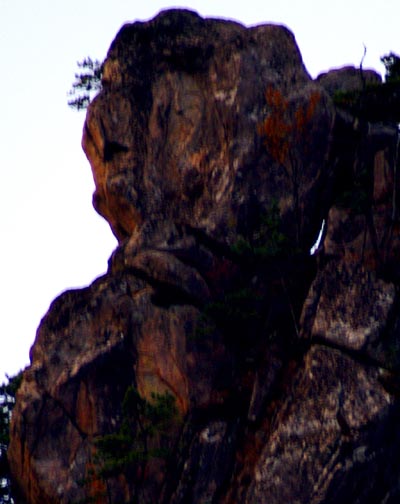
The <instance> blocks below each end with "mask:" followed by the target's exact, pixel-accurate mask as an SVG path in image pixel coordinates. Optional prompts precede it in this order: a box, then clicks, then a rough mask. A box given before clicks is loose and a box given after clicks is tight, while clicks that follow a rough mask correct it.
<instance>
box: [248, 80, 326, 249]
mask: <svg viewBox="0 0 400 504" xmlns="http://www.w3.org/2000/svg"><path fill="white" fill-rule="evenodd" d="M265 99H266V102H267V106H268V113H267V116H266V118H265V119H264V121H263V122H262V123H261V124H259V126H258V133H259V134H260V135H261V136H262V137H263V139H264V145H265V147H266V148H267V150H268V153H269V155H270V156H271V158H272V159H273V160H274V161H275V162H277V163H278V164H279V165H280V166H281V168H282V169H283V172H284V174H285V176H286V177H287V179H288V180H289V183H290V186H291V192H292V198H293V206H294V213H295V221H296V245H297V246H299V245H300V231H301V220H302V215H301V207H300V188H301V184H302V182H303V174H304V168H305V166H304V161H305V158H306V156H307V154H309V148H310V144H309V142H307V141H306V139H307V133H308V130H309V128H310V125H311V120H312V118H313V116H314V113H315V109H316V107H317V105H318V103H319V101H320V99H321V95H320V93H319V92H318V91H314V92H312V93H311V95H310V97H309V99H308V102H307V103H302V104H299V105H298V106H297V108H295V109H293V106H291V103H290V101H289V100H288V99H287V98H285V97H284V96H283V94H282V92H281V91H280V90H279V89H276V88H274V87H273V86H269V87H268V88H267V90H266V92H265Z"/></svg>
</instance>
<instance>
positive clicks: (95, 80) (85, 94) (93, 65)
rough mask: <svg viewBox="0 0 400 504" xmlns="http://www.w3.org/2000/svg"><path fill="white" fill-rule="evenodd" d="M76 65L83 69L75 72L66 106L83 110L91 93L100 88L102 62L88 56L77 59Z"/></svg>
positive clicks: (91, 96) (91, 95)
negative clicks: (80, 59) (69, 98)
mask: <svg viewBox="0 0 400 504" xmlns="http://www.w3.org/2000/svg"><path fill="white" fill-rule="evenodd" d="M77 65H78V67H79V68H81V69H82V70H83V71H82V72H80V73H76V74H75V82H74V83H73V84H72V89H71V90H70V91H69V93H68V95H69V96H71V97H73V98H72V99H71V100H69V101H68V106H69V107H71V108H73V109H75V110H84V109H86V108H87V107H88V105H89V103H90V102H91V100H92V98H93V95H94V94H96V93H97V92H98V91H100V90H101V88H102V86H101V77H102V74H103V64H102V63H101V62H100V61H99V60H92V59H91V58H90V57H87V58H85V59H84V60H82V61H78V63H77Z"/></svg>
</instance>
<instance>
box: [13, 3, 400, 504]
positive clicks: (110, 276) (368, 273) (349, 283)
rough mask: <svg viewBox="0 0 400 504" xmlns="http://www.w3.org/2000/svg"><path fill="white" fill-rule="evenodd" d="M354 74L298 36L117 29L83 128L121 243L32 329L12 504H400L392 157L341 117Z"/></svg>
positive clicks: (17, 420) (168, 21) (391, 147)
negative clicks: (341, 97)
mask: <svg viewBox="0 0 400 504" xmlns="http://www.w3.org/2000/svg"><path fill="white" fill-rule="evenodd" d="M361 75H362V74H360V71H359V70H358V69H348V68H346V69H343V70H338V71H334V72H332V73H328V74H326V75H325V76H322V77H321V78H319V79H317V80H316V81H312V80H311V78H310V77H309V75H308V74H307V71H306V69H305V68H304V65H303V63H302V59H301V55H300V52H299V50H298V48H297V46H296V43H295V39H294V37H293V35H292V34H291V33H290V32H289V31H288V30H287V29H286V28H284V27H281V26H272V25H264V26H258V27H254V28H245V27H243V26H241V25H239V24H237V23H233V22H229V21H222V20H208V19H202V18H200V17H199V16H197V15H196V14H194V13H192V12H188V11H178V10H172V11H167V12H163V13H161V14H160V15H159V16H157V17H156V18H155V19H154V20H152V21H150V22H146V23H134V24H130V25H126V26H124V27H123V28H122V29H121V31H120V32H119V34H118V35H117V37H116V39H115V40H114V42H113V43H112V45H111V47H110V50H109V53H108V56H107V59H106V61H105V63H104V71H103V89H102V91H101V92H100V94H99V95H98V96H97V97H96V98H95V100H94V101H93V102H92V103H91V105H90V107H89V109H88V112H87V117H86V122H85V126H84V132H83V148H84V150H85V152H86V154H87V156H88V159H89V161H90V164H91V167H92V171H93V177H94V180H95V184H96V190H95V194H94V197H93V203H94V206H95V208H96V210H97V211H98V212H99V213H100V214H101V215H103V216H104V217H105V218H106V219H107V220H108V222H109V224H110V227H111V229H112V231H113V233H114V234H115V236H116V237H117V239H118V242H119V245H118V247H117V249H116V250H115V251H114V253H113V255H112V256H111V258H110V261H109V268H108V272H107V274H106V275H105V276H103V277H102V278H99V279H97V280H96V281H95V282H94V283H93V284H92V285H91V286H90V287H88V288H86V289H82V290H76V291H69V292H66V293H64V294H62V295H61V296H60V297H59V298H58V299H56V300H55V301H54V302H53V304H52V305H51V307H50V309H49V312H48V313H47V314H46V316H45V317H44V318H43V320H42V322H41V324H40V327H39V329H38V332H37V336H36V340H35V343H34V345H33V347H32V351H31V365H30V367H29V368H28V369H27V370H26V371H25V373H24V379H23V382H22V385H21V388H20V390H19V392H18V398H17V404H16V406H15V409H14V413H13V421H12V429H11V445H10V448H9V451H8V453H9V459H10V465H11V468H12V472H13V475H14V480H15V485H16V489H17V491H18V494H19V500H18V502H27V503H32V504H36V503H37V504H38V503H40V504H43V503H49V504H50V503H72V502H89V501H96V502H99V503H100V502H101V503H103V502H104V503H110V502H113V503H115V502H137V503H139V502H140V503H145V502H146V503H150V502H151V503H153V502H160V503H161V502H164V503H174V504H178V503H182V504H183V503H187V502H190V503H194V504H196V503H198V504H200V503H205V502H213V503H226V504H227V503H231V502H243V503H253V502H257V503H259V504H263V503H265V504H266V503H267V502H268V503H269V504H271V503H272V504H275V503H276V504H278V503H279V504H280V503H282V502H284V501H287V502H291V503H313V504H317V503H324V504H326V503H333V502H349V503H356V502H357V503H369V502H374V503H382V504H383V503H384V502H385V503H392V502H393V503H394V502H397V500H398V498H399V493H400V492H399V490H398V489H399V477H398V474H399V467H398V463H397V462H396V460H397V458H396V457H395V453H396V450H398V448H399V441H400V440H399V438H398V434H397V429H396V425H397V420H398V416H399V404H398V395H399V390H400V388H399V383H400V382H399V364H400V352H399V345H398V337H399V336H398V335H399V328H400V321H399V315H398V313H399V311H398V306H399V299H398V283H399V271H398V261H397V257H398V252H399V226H398V219H397V214H398V211H397V207H398V201H397V200H398V194H399V191H398V180H397V153H398V152H397V151H398V138H397V127H395V126H393V125H392V124H390V123H387V124H386V123H385V124H383V123H379V124H370V123H367V122H366V120H365V119H359V118H356V117H353V116H352V115H351V114H350V113H348V112H343V111H341V110H339V109H337V108H336V107H335V104H334V101H333V94H334V92H335V91H337V90H339V91H340V90H345V91H346V90H356V89H357V88H358V89H360V88H362V86H363V85H364V83H365V82H366V81H368V80H372V81H375V80H376V75H375V74H373V73H371V72H369V73H365V74H364V76H363V78H361ZM323 222H325V224H324V227H323V230H324V231H323V237H322V242H321V245H320V247H319V250H318V252H317V254H316V255H314V256H310V255H309V250H310V248H311V246H312V245H313V243H314V241H315V239H316V237H317V235H318V233H319V231H320V229H321V225H322V223H323ZM132 390H134V391H135V394H136V395H132ZM171 398H172V399H171ZM171 400H172V401H173V405H174V407H171V402H170V401H171ZM104 447H106V448H104ZM392 459H393V460H392ZM387 460H391V464H390V466H389V465H388V464H387Z"/></svg>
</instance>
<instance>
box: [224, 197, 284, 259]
mask: <svg viewBox="0 0 400 504" xmlns="http://www.w3.org/2000/svg"><path fill="white" fill-rule="evenodd" d="M280 226H281V217H280V212H279V206H278V202H277V201H276V200H274V201H272V203H271V205H270V207H269V209H268V210H267V211H266V212H265V213H262V214H261V215H260V224H259V226H257V229H256V230H255V231H253V232H252V234H251V236H249V237H248V239H246V238H245V237H243V236H239V238H238V240H237V241H236V243H235V244H234V245H232V247H231V251H232V252H233V253H234V254H235V255H237V256H239V257H249V258H250V257H251V258H255V259H261V260H265V259H268V258H273V257H278V256H281V255H285V254H287V253H288V252H289V246H288V240H287V238H286V236H285V235H284V234H283V233H282V232H281V231H280Z"/></svg>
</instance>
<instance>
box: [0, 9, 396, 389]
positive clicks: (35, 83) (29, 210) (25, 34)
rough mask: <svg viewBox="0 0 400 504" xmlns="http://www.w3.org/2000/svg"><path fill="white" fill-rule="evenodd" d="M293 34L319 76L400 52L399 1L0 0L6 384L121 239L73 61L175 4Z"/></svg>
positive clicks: (0, 314) (1, 320) (99, 54)
mask: <svg viewBox="0 0 400 504" xmlns="http://www.w3.org/2000/svg"><path fill="white" fill-rule="evenodd" d="M171 6H177V7H187V8H190V9H192V10H195V11H197V12H198V13H199V14H201V15H203V16H208V17H225V18H230V19H235V20H237V21H240V22H242V23H243V24H245V25H254V24H261V23H269V22H271V23H280V24H284V25H286V26H288V27H289V28H290V29H291V30H292V31H293V32H294V34H295V37H296V40H297V43H298V45H299V47H300V50H301V52H302V55H303V59H304V63H305V65H306V67H307V69H308V71H309V72H310V74H311V75H312V76H314V77H315V76H317V75H318V74H319V73H320V72H322V71H325V70H327V69H329V68H333V67H340V66H344V65H347V64H354V65H356V66H358V65H359V63H360V60H361V58H362V55H363V50H364V48H363V44H365V45H366V47H367V57H366V59H365V62H364V67H365V68H366V67H370V68H375V69H376V70H378V71H379V72H380V73H382V72H383V66H382V65H381V63H380V56H382V55H384V54H387V53H388V52H390V51H394V52H396V53H400V38H399V36H398V32H399V19H400V1H399V0H381V1H380V2H377V0H364V1H362V0H329V1H326V0H275V1H273V2H272V1H268V0H263V1H257V0H246V1H240V2H236V1H234V0H230V1H225V0H221V1H217V0H213V1H209V0H203V1H195V0H192V1H191V0H187V1H186V2H184V3H176V4H171V3H170V2H168V1H161V0H158V1H157V0H147V1H145V2H142V1H136V2H135V1H133V0H131V1H126V0H109V1H105V0H79V1H78V0H68V1H61V0H0V65H1V78H0V97H1V98H0V99H1V113H0V170H1V184H0V215H1V220H0V224H1V246H0V264H1V282H0V327H1V333H0V338H1V339H0V343H1V344H0V383H1V382H2V381H3V379H4V374H5V373H7V374H9V375H13V374H14V373H16V372H17V371H18V370H19V369H21V368H23V367H25V366H26V365H27V364H29V349H30V347H31V345H32V343H33V341H34V338H35V333H36V329H37V326H38V325H39V322H40V320H41V318H42V317H43V315H44V314H45V312H46V311H47V309H48V307H49V305H50V303H51V302H52V300H53V299H54V298H55V297H56V296H57V295H58V294H59V293H61V292H62V291H64V290H67V289H69V288H72V287H78V286H85V285H88V284H90V283H91V282H92V281H93V280H94V279H95V278H96V277H97V276H99V275H101V274H103V273H104V272H105V271H106V268H107V259H108V257H109V256H110V255H111V253H112V251H113V249H114V248H115V246H116V241H115V239H114V237H113V235H112V233H111V231H110V229H109V227H108V224H107V223H106V222H105V221H103V219H102V218H100V217H99V216H97V214H96V212H95V211H94V210H93V209H92V206H91V198H92V192H93V190H94V185H93V180H92V175H91V170H90V166H89V163H88V162H87V160H86V157H85V156H84V154H83V152H82V149H81V145H80V142H81V132H82V126H83V121H84V113H77V112H75V111H72V110H70V109H69V108H68V106H67V99H68V97H67V91H68V90H69V89H70V86H71V83H72V81H73V80H74V73H75V71H76V62H77V61H78V60H82V59H83V58H84V57H86V56H91V57H92V58H97V59H100V60H103V59H104V57H105V56H106V53H107V50H108V47H109V46H110V44H111V42H112V40H113V39H114V37H115V35H116V33H117V32H118V30H119V28H120V27H121V26H122V25H123V24H124V23H125V22H128V21H135V20H145V19H149V18H151V17H153V16H154V15H156V14H157V13H158V12H159V11H160V10H162V9H165V8H167V7H171Z"/></svg>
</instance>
